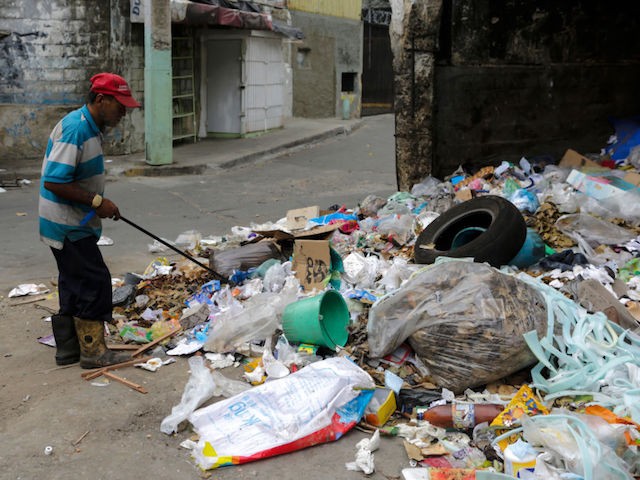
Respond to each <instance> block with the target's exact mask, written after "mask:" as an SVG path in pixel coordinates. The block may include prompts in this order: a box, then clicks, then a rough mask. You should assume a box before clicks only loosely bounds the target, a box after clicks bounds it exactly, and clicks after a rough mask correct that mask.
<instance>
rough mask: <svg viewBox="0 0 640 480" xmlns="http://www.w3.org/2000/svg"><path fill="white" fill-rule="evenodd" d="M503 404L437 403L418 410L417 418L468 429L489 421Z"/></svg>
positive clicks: (446, 426) (502, 407)
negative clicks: (434, 405)
mask: <svg viewBox="0 0 640 480" xmlns="http://www.w3.org/2000/svg"><path fill="white" fill-rule="evenodd" d="M503 410H504V405H500V404H495V403H462V402H454V403H452V404H450V405H438V406H436V407H431V408H429V409H427V410H424V411H422V412H421V411H420V410H418V411H417V413H418V420H426V421H427V422H429V423H430V424H431V425H434V426H436V427H441V428H457V429H461V430H464V429H470V428H473V427H475V426H476V425H477V424H479V423H483V422H491V421H492V420H493V419H494V418H496V417H497V416H498V415H499V414H500V412H502V411H503Z"/></svg>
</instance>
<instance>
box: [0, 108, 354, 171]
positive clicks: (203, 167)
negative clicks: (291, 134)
mask: <svg viewBox="0 0 640 480" xmlns="http://www.w3.org/2000/svg"><path fill="white" fill-rule="evenodd" d="M361 126H362V120H361V119H360V120H359V121H358V122H355V123H354V124H353V125H341V126H338V127H334V128H331V129H329V130H326V131H323V132H320V133H316V134H311V135H308V136H306V137H302V138H298V139H296V140H291V141H289V142H284V143H282V144H280V145H276V146H274V147H271V148H267V149H265V150H262V151H259V152H252V153H248V154H245V155H242V156H239V157H237V158H233V159H230V160H226V161H223V162H221V163H213V162H209V163H207V162H204V163H199V164H195V165H176V164H175V163H174V164H169V165H147V164H145V163H144V159H143V158H140V159H139V160H136V162H140V163H141V165H136V166H119V165H113V166H109V165H106V166H105V174H106V175H107V176H108V177H118V176H124V177H170V176H176V175H200V174H203V173H205V172H206V171H207V170H208V169H230V168H233V167H237V166H242V165H247V164H250V163H253V162H256V161H259V160H262V159H268V158H276V157H279V156H282V155H285V154H286V153H288V152H291V151H294V150H297V149H300V148H302V147H304V146H306V145H313V144H315V143H318V142H321V141H322V140H326V139H328V138H333V137H337V136H340V135H345V136H346V135H349V134H351V133H353V132H354V131H355V130H357V129H358V128H360V127H361ZM3 173H5V175H0V177H4V178H15V179H29V180H35V179H39V178H40V174H41V170H40V166H38V168H37V170H36V169H35V167H26V168H25V169H15V170H13V171H9V172H3Z"/></svg>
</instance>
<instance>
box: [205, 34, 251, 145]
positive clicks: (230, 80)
mask: <svg viewBox="0 0 640 480" xmlns="http://www.w3.org/2000/svg"><path fill="white" fill-rule="evenodd" d="M206 83H207V132H208V133H209V132H211V133H221V134H236V135H239V134H242V133H244V132H242V121H241V120H242V114H243V112H242V85H243V84H242V40H240V39H232V40H209V41H208V42H207V78H206Z"/></svg>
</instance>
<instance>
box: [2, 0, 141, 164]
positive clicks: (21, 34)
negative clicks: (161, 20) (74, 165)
mask: <svg viewBox="0 0 640 480" xmlns="http://www.w3.org/2000/svg"><path fill="white" fill-rule="evenodd" d="M128 8H129V1H128V0H111V1H110V2H109V1H106V2H105V1H101V0H85V1H82V0H67V1H65V2H46V1H44V0H21V1H19V2H18V1H10V2H3V3H2V4H0V31H4V32H5V34H7V35H2V36H0V52H1V54H0V165H1V164H2V158H25V157H40V156H42V155H43V153H44V149H45V148H46V144H47V138H48V136H49V133H50V131H51V129H52V128H53V126H54V125H55V124H56V123H57V122H58V120H59V119H60V118H61V116H62V115H64V114H65V113H67V112H68V111H70V110H72V109H74V108H77V107H78V106H80V105H82V103H84V100H85V98H86V94H87V91H88V88H89V85H90V84H89V78H90V77H91V76H92V75H93V74H95V73H98V72H100V71H113V72H116V73H119V74H121V75H123V76H124V77H125V78H127V80H128V81H129V82H130V85H131V88H132V90H133V91H134V95H135V96H137V98H138V99H139V100H142V95H141V91H142V89H143V86H144V85H143V73H144V70H143V58H142V52H143V42H144V40H143V36H142V35H143V30H142V27H140V29H139V31H138V32H132V31H131V24H130V23H129V22H128V20H127V16H128ZM132 44H133V45H135V47H132V46H131V45H132ZM142 118H143V117H142V112H135V113H133V114H130V115H128V116H127V118H126V119H125V120H123V122H122V123H121V124H120V126H119V127H118V128H116V129H114V130H113V131H112V132H110V134H109V135H108V139H107V142H106V143H105V152H106V153H112V154H118V153H129V152H132V151H137V150H140V149H141V148H143V145H144V143H143V138H144V131H143V129H144V122H143V121H142Z"/></svg>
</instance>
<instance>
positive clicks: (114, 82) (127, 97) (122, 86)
mask: <svg viewBox="0 0 640 480" xmlns="http://www.w3.org/2000/svg"><path fill="white" fill-rule="evenodd" d="M91 91H92V92H96V93H103V94H105V95H111V96H112V97H114V98H115V99H116V100H117V101H118V102H120V103H121V104H122V105H124V106H125V107H127V108H140V104H139V103H138V102H136V101H135V99H134V98H133V96H132V95H131V89H130V88H129V85H128V84H127V81H126V80H125V79H124V78H122V77H121V76H120V75H116V74H115V73H98V74H96V75H94V76H93V77H91Z"/></svg>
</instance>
